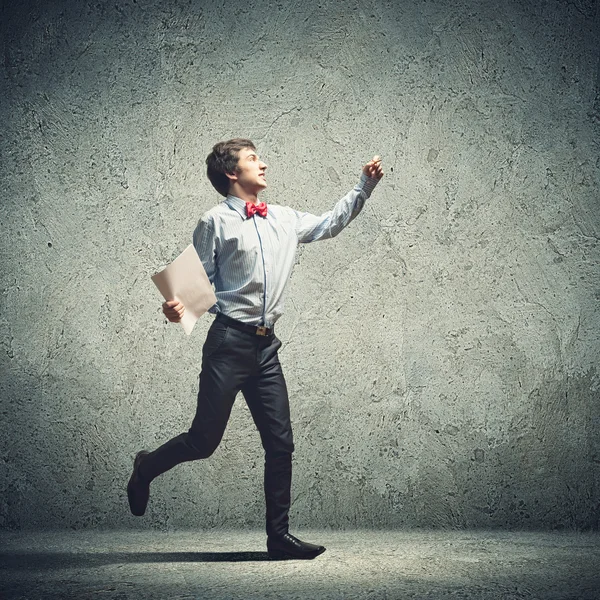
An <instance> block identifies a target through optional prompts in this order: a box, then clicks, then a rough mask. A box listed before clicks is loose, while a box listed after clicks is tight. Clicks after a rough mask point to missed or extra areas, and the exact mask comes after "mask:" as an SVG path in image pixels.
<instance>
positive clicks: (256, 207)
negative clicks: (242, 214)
mask: <svg viewBox="0 0 600 600" xmlns="http://www.w3.org/2000/svg"><path fill="white" fill-rule="evenodd" d="M254 213H258V214H259V215H260V216H261V217H266V216H267V205H266V204H265V203H264V202H260V203H259V204H254V202H246V216H247V217H248V218H250V217H251V216H252V215H253V214H254Z"/></svg>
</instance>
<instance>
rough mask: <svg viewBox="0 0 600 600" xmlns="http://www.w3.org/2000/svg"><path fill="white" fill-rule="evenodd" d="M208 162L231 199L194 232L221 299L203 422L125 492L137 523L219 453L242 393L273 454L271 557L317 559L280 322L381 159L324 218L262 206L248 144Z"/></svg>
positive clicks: (222, 147) (169, 308) (206, 372)
mask: <svg viewBox="0 0 600 600" xmlns="http://www.w3.org/2000/svg"><path fill="white" fill-rule="evenodd" d="M206 164H207V174H208V177H209V179H210V181H211V183H212V184H213V186H214V187H215V189H216V190H217V191H218V192H219V193H220V194H221V195H223V196H225V200H224V201H222V202H221V203H220V204H219V205H217V206H215V207H214V208H212V209H211V210H209V211H208V212H207V213H206V214H205V215H204V216H203V217H202V219H201V220H200V222H199V223H198V226H197V227H196V230H195V231H194V246H195V248H196V251H197V252H198V255H199V256H200V259H201V260H202V263H203V265H204V268H205V270H206V273H207V275H208V278H209V279H210V281H211V283H213V285H214V288H215V295H216V297H217V303H216V304H215V306H213V307H212V308H211V312H214V313H216V318H215V320H214V322H213V323H212V325H211V327H210V330H209V332H208V335H207V338H206V341H205V343H204V346H203V348H202V371H201V373H200V386H199V391H198V404H197V409H196V415H195V417H194V420H193V422H192V425H191V427H190V429H189V431H188V432H187V433H183V434H181V435H179V436H177V437H175V438H173V439H172V440H170V441H168V442H166V443H165V444H163V445H162V446H160V447H159V448H158V449H157V450H154V452H146V451H141V452H139V453H138V454H137V456H136V458H135V460H134V465H133V473H132V475H131V478H130V480H129V483H128V486H127V496H128V499H129V505H130V508H131V512H132V513H133V514H134V515H138V516H141V515H143V514H144V512H145V510H146V506H147V503H148V499H149V494H150V482H151V481H152V480H153V479H154V478H155V477H157V476H158V475H160V474H161V473H164V472H165V471H167V470H169V469H171V468H172V467H174V466H175V465H177V464H179V463H181V462H184V461H189V460H196V459H200V458H207V457H209V456H210V455H211V454H212V453H213V452H214V451H215V449H216V448H217V446H218V445H219V443H220V441H221V438H222V436H223V433H224V431H225V426H226V424H227V421H228V419H229V416H230V413H231V409H232V406H233V402H234V400H235V397H236V395H237V393H238V392H239V391H241V392H242V393H243V394H244V397H245V399H246V402H247V404H248V407H249V409H250V412H251V414H252V417H253V419H254V422H255V424H256V427H257V429H258V431H259V433H260V436H261V441H262V445H263V448H264V450H265V475H264V489H265V501H266V521H267V550H268V553H269V556H270V557H271V558H275V559H283V558H304V559H311V558H315V557H316V556H318V555H319V554H321V553H323V552H324V551H325V548H324V547H323V546H318V545H315V544H309V543H306V542H303V541H301V540H299V539H297V538H296V537H294V536H292V535H291V534H290V533H289V531H288V512H289V508H290V486H291V478H292V452H293V451H294V442H293V438H292V427H291V423H290V410H289V403H288V395H287V389H286V384H285V379H284V377H283V373H282V370H281V365H280V363H279V358H278V356H277V351H278V349H279V348H280V347H281V342H280V341H279V340H278V339H277V337H276V336H275V334H274V332H273V327H274V325H275V322H276V321H277V319H278V318H279V317H280V316H281V314H282V308H283V291H284V288H285V285H286V283H287V281H288V279H289V277H290V274H291V272H292V268H293V266H294V262H295V253H296V247H297V245H298V243H308V242H313V241H317V240H322V239H326V238H330V237H334V236H335V235H337V234H338V233H339V232H340V231H341V230H342V229H343V228H344V227H345V226H346V225H348V223H350V221H351V220H352V219H353V218H354V217H355V216H356V215H358V213H359V212H360V211H361V209H362V207H363V205H364V202H365V200H366V199H367V198H368V197H369V196H370V194H371V192H372V190H373V188H374V187H375V185H376V183H377V182H378V180H379V179H381V178H382V177H383V170H382V167H381V160H380V159H379V157H377V156H375V157H374V158H373V159H372V160H371V161H369V162H368V163H367V164H366V165H365V166H364V167H363V172H362V175H361V178H360V182H359V183H358V184H357V185H356V187H354V189H353V190H351V191H350V192H349V193H348V194H347V195H346V196H344V197H343V198H342V199H341V200H340V201H339V202H337V203H336V205H335V206H334V207H333V210H331V211H329V212H326V213H324V214H323V215H321V216H320V217H319V216H316V215H312V214H309V213H302V212H298V211H295V210H292V209H291V208H287V207H283V206H274V205H270V206H268V207H267V206H266V205H265V204H264V203H262V202H261V203H259V202H258V194H259V193H260V192H261V191H262V190H264V189H265V188H266V187H267V181H266V177H265V172H266V170H267V165H266V164H265V163H264V162H262V160H261V159H260V158H259V157H258V154H257V152H256V148H255V146H254V144H253V143H252V142H251V141H250V140H246V139H233V140H229V141H227V142H220V143H218V144H216V145H215V146H214V147H213V150H212V152H211V153H210V154H209V155H208V158H207V159H206ZM184 310H185V307H184V306H183V305H182V304H181V302H179V301H178V300H171V301H169V302H165V303H164V304H163V312H164V314H165V315H166V317H167V318H168V319H169V321H171V322H178V321H180V320H181V317H182V315H183V312H184Z"/></svg>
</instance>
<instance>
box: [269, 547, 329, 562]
mask: <svg viewBox="0 0 600 600" xmlns="http://www.w3.org/2000/svg"><path fill="white" fill-rule="evenodd" d="M325 550H326V549H325V548H319V550H315V551H314V552H311V553H310V554H305V555H303V556H296V555H295V554H289V553H288V552H284V551H283V550H267V554H268V555H269V558H270V559H271V560H313V558H317V556H320V555H321V554H323V552H325Z"/></svg>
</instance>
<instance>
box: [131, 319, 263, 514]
mask: <svg viewBox="0 0 600 600" xmlns="http://www.w3.org/2000/svg"><path fill="white" fill-rule="evenodd" d="M241 335H243V334H240V333H239V332H237V331H236V330H234V329H231V328H228V327H227V326H226V325H223V324H222V323H220V322H218V321H215V322H213V324H212V326H211V328H210V330H209V333H208V336H207V338H206V342H205V344H204V347H203V350H202V372H201V373H200V384H199V390H198V403H197V407H196V415H195V417H194V420H193V422H192V426H191V428H190V429H189V431H187V432H186V433H182V434H181V435H178V436H176V437H174V438H173V439H171V440H169V441H168V442H166V443H165V444H163V445H162V446H160V447H159V448H157V449H156V450H154V451H153V452H150V453H145V452H143V453H139V454H138V456H137V457H136V461H135V463H134V472H133V474H132V476H131V479H130V481H129V484H128V486H127V494H128V498H129V504H130V508H131V512H132V513H133V514H134V515H137V516H141V515H143V514H144V512H145V510H146V505H147V503H148V497H149V486H150V482H151V481H152V480H153V479H155V478H156V477H158V476H159V475H161V474H162V473H164V472H165V471H168V470H169V469H171V468H173V467H174V466H176V465H178V464H179V463H182V462H186V461H190V460H197V459H200V458H207V457H209V456H210V455H211V454H212V453H213V452H214V451H215V450H216V448H217V447H218V445H219V443H220V442H221V439H222V437H223V433H224V431H225V427H226V425H227V421H228V420H229V416H230V414H231V409H232V407H233V402H234V400H235V397H236V395H237V393H238V392H239V390H240V388H241V387H242V384H243V383H244V381H245V380H246V379H247V377H248V375H249V374H250V372H251V371H252V367H253V366H254V364H255V352H253V345H252V344H250V343H244V341H247V340H244V339H243V338H242V339H240V338H241Z"/></svg>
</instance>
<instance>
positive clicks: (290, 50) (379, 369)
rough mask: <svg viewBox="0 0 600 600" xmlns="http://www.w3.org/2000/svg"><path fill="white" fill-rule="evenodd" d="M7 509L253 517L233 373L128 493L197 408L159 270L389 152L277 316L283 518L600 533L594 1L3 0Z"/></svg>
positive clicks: (197, 344)
mask: <svg viewBox="0 0 600 600" xmlns="http://www.w3.org/2000/svg"><path fill="white" fill-rule="evenodd" d="M1 17H2V41H3V48H2V50H3V60H2V64H1V66H0V70H1V78H0V94H1V95H0V103H1V104H0V122H1V123H2V130H1V137H0V151H1V157H0V161H1V165H0V172H1V177H2V180H1V181H2V187H1V208H0V211H1V213H0V214H1V222H2V228H3V235H2V237H1V239H0V243H1V248H2V253H1V275H0V276H1V282H2V284H1V285H2V297H1V299H2V311H1V316H0V327H1V338H0V339H1V341H2V352H1V353H0V368H1V374H2V379H1V389H0V394H1V403H2V404H1V411H2V419H1V421H0V445H1V452H2V454H1V459H2V460H1V461H0V465H1V467H0V468H1V471H0V524H1V525H2V526H3V527H6V528H19V527H23V528H25V527H76V528H77V527H91V526H106V527H108V526H117V525H119V526H123V525H129V524H131V525H135V526H142V527H162V528H168V527H172V526H192V527H224V526H229V527H239V526H245V525H253V526H259V527H262V524H263V499H262V491H261V490H262V481H261V478H262V453H261V449H260V443H259V438H258V434H257V433H256V431H255V429H254V426H253V424H252V422H251V419H250V415H249V412H248V410H247V408H246V407H245V404H244V402H243V399H242V398H241V397H240V399H239V401H238V403H237V404H236V406H235V408H234V412H233V415H232V419H231V422H230V424H229V427H228V430H227V432H226V435H225V439H224V441H223V443H222V445H221V447H220V448H219V450H218V451H217V452H216V454H215V455H214V456H213V457H212V458H211V459H209V460H207V461H203V462H198V463H195V464H185V465H181V466H180V467H178V468H177V469H175V470H173V471H171V472H169V473H167V474H166V475H164V476H163V477H162V478H160V479H159V480H157V482H155V484H153V488H152V498H151V505H150V508H149V512H148V515H147V517H146V518H145V519H143V520H134V518H133V517H131V516H130V515H129V513H128V509H127V503H126V498H125V494H124V488H125V483H126V480H127V478H128V476H129V472H130V467H131V460H132V457H133V454H134V453H135V451H137V450H138V449H140V448H142V447H146V448H148V447H149V448H152V447H155V446H156V445H158V444H159V443H161V442H162V441H164V440H166V439H168V438H169V437H171V436H172V435H175V434H177V433H179V432H181V431H183V430H185V429H186V428H187V427H188V426H189V423H190V419H191V416H192V414H193V409H194V404H195V395H196V389H197V376H198V370H199V365H200V349H201V345H202V342H203V338H204V334H205V332H206V330H207V328H208V325H209V324H210V318H208V317H205V318H203V319H202V321H201V322H200V323H199V325H198V327H197V329H196V330H195V331H194V333H193V335H192V336H191V337H189V338H187V337H186V336H184V335H183V333H182V331H181V330H180V328H179V327H176V326H174V325H170V324H166V323H165V322H164V320H163V319H162V318H161V314H160V308H159V306H160V300H159V297H158V295H157V293H156V291H155V290H154V287H153V285H152V283H151V281H150V279H149V276H150V274H152V273H153V272H154V271H155V270H157V269H158V268H160V267H162V266H163V265H164V264H166V263H167V262H168V261H170V260H171V259H172V258H173V257H174V256H176V255H177V254H178V253H179V252H180V251H181V250H182V249H183V248H184V247H185V246H186V245H187V244H188V243H189V242H190V239H191V232H192V230H193V228H194V226H195V224H196V221H197V219H198V218H199V216H200V215H201V214H202V213H203V212H204V211H206V210H207V209H208V208H210V207H211V206H213V205H214V203H215V202H217V201H218V200H219V196H218V195H217V194H216V193H215V192H214V191H213V190H212V188H211V187H210V184H209V182H208V181H207V179H206V177H205V174H204V158H205V156H206V154H207V153H208V152H209V151H210V148H211V146H212V144H213V143H214V142H216V141H218V140H221V139H225V138H228V137H231V136H235V135H243V136H248V137H250V138H252V139H254V140H255V142H256V143H257V144H258V146H259V149H260V152H261V155H262V156H263V158H264V159H265V160H266V162H267V163H268V164H269V173H270V187H269V189H268V190H267V191H266V192H265V195H264V198H265V199H266V200H267V201H269V202H275V203H280V204H289V205H291V206H293V207H295V208H298V209H302V210H310V211H313V212H317V213H320V212H322V211H324V210H327V209H328V208H329V207H330V206H331V205H332V203H333V202H334V201H335V200H336V199H337V198H338V197H340V196H341V195H342V194H343V193H345V192H346V191H347V190H348V189H349V188H350V187H351V186H352V185H353V184H354V182H355V181H356V179H357V177H358V175H359V172H360V168H361V165H362V164H363V163H364V162H365V161H366V160H368V159H369V158H370V157H371V156H372V155H373V154H375V153H378V154H381V155H382V156H383V159H384V164H385V167H386V170H387V174H386V177H385V179H384V180H383V182H382V184H381V185H380V186H379V188H378V189H377V190H376V191H375V193H374V195H373V197H372V199H371V201H369V203H368V206H367V207H366V208H365V210H364V212H363V214H362V215H361V216H360V217H359V218H358V219H357V220H356V221H355V222H354V223H353V224H352V225H351V226H350V228H349V229H348V230H346V231H344V232H343V233H342V234H341V235H340V236H339V237H338V238H337V239H335V240H332V241H327V242H322V243H319V244H314V245H312V246H307V247H304V248H302V249H301V250H300V252H299V255H298V257H299V258H298V265H297V266H296V270H295V272H294V275H293V277H292V280H291V282H290V285H289V289H288V299H287V313H286V315H285V316H284V317H283V319H282V320H281V321H280V322H279V324H278V330H279V337H280V338H281V339H282V341H283V344H284V345H283V351H282V353H281V359H282V362H283V364H284V369H285V371H286V373H287V378H288V384H289V389H290V393H291V401H292V416H293V421H294V425H295V436H296V445H297V451H296V455H295V476H294V504H293V508H292V513H293V514H292V519H293V523H294V525H296V526H297V525H304V526H307V525H313V526H319V527H323V526H331V527H345V526H349V527H350V526H357V525H358V526H374V527H380V526H402V527H410V526H444V527H460V526H471V527H474V526H476V527H544V528H545V527H548V528H554V527H577V528H587V527H592V528H595V527H598V514H599V513H598V505H599V500H600V488H599V484H598V482H599V481H600V438H599V433H598V432H599V430H600V427H599V426H600V406H599V404H600V403H599V396H600V392H599V389H600V374H599V372H598V356H599V355H600V318H599V317H600V277H599V266H600V247H599V239H600V202H599V195H600V192H599V189H600V187H599V184H600V151H599V131H600V77H599V63H598V58H599V56H598V48H599V42H600V35H599V29H600V28H599V27H598V25H599V22H600V21H599V18H600V14H599V9H598V3H597V2H594V1H593V0H575V1H573V2H566V1H559V0H544V1H542V0H530V1H528V2H520V1H517V0H508V1H506V0H502V1H501V0H489V1H487V0H484V1H483V2H482V1H481V0H456V1H453V2H446V1H444V0H432V1H427V0H417V1H410V2H409V1H408V0H406V1H395V2H394V1H387V2H385V1H380V0H378V1H376V2H367V1H366V0H354V1H353V2H328V1H327V0H325V1H323V2H321V3H316V2H307V3H305V2H297V1H296V2H286V1H279V2H278V1H274V0H262V1H257V2H252V3H251V2H238V1H231V2H224V1H221V2H218V1H217V2H212V1H211V2H200V1H197V2H194V1H191V0H190V1H188V2H183V1H176V2H173V1H169V0H167V1H166V2H164V1H163V2H158V1H154V0H149V1H143V2H142V1H141V0H140V1H138V2H136V1H135V0H130V1H121V0H117V1H116V2H115V1H113V2H104V1H101V2H91V1H87V0H83V1H80V2H74V1H72V2H65V1H56V2H41V1H39V2H32V1H26V2H20V3H14V6H10V3H4V5H3V8H2V15H1Z"/></svg>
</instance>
